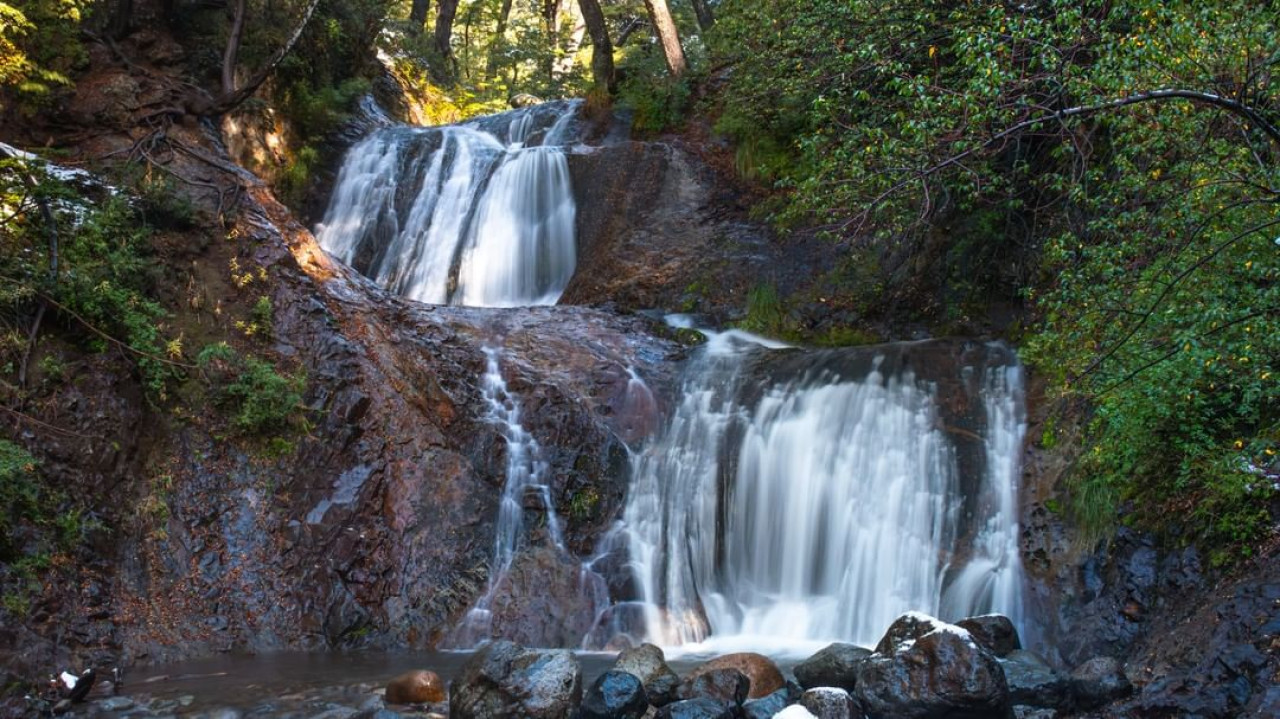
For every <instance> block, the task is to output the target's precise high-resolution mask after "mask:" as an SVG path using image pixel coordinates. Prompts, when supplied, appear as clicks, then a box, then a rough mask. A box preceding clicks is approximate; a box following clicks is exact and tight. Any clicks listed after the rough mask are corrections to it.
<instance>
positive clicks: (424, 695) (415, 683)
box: [387, 669, 445, 704]
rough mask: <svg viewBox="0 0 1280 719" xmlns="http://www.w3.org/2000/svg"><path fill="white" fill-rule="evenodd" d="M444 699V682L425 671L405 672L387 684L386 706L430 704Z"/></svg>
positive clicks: (437, 676) (430, 672)
mask: <svg viewBox="0 0 1280 719" xmlns="http://www.w3.org/2000/svg"><path fill="white" fill-rule="evenodd" d="M444 698H445V693H444V680H443V679H441V678H440V675H438V674H436V673H435V672H432V671H427V670H425V669H417V670H414V671H411V672H405V673H404V674H401V675H400V676H398V677H396V678H395V679H392V680H391V681H389V682H387V703H388V704H432V703H434V702H442V701H444Z"/></svg>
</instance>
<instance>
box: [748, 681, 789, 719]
mask: <svg viewBox="0 0 1280 719" xmlns="http://www.w3.org/2000/svg"><path fill="white" fill-rule="evenodd" d="M790 703H791V692H790V691H789V690H787V689H786V688H782V689H779V690H778V691H776V692H774V693H772V694H770V695H769V696H765V697H760V698H759V699H752V700H750V701H747V702H744V703H743V704H742V716H743V717H744V718H745V719H772V717H773V715H774V714H777V713H778V712H780V711H782V710H783V709H786V708H787V705H788V704H790Z"/></svg>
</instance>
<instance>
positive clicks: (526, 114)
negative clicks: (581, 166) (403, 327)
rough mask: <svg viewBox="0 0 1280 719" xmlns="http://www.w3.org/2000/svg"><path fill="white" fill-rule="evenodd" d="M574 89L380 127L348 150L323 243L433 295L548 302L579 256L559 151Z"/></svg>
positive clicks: (487, 302) (382, 276)
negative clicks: (444, 119)
mask: <svg viewBox="0 0 1280 719" xmlns="http://www.w3.org/2000/svg"><path fill="white" fill-rule="evenodd" d="M580 104H581V103H580V101H567V102H554V103H545V104H542V105H536V106H534V107H530V108H525V109H521V110H514V111H512V112H507V113H502V114H500V115H493V116H489V117H485V118H480V119H478V120H474V121H471V122H467V123H464V124H461V125H451V126H447V127H433V128H416V127H391V128H385V129H382V130H378V131H376V132H374V133H373V134H371V135H369V137H367V138H365V139H364V140H362V141H361V142H359V143H357V144H356V145H355V146H354V147H352V148H351V150H350V151H349V152H348V153H347V157H346V160H345V161H344V163H343V166H342V170H341V172H340V173H339V174H338V180H337V184H336V185H335V188H334V192H333V197H332V198H331V199H330V201H329V208H328V210H327V211H326V212H325V217H324V221H323V222H322V223H321V224H320V225H319V226H318V227H317V228H316V237H317V238H318V239H319V241H320V245H321V246H322V247H324V249H325V250H327V251H328V252H329V253H330V254H332V255H334V256H335V257H337V258H338V259H340V260H342V261H343V262H346V263H348V264H350V265H352V266H353V267H355V268H356V269H357V270H359V271H360V272H362V273H363V274H365V275H366V276H368V277H370V278H371V279H373V280H375V281H376V282H378V283H379V284H381V285H382V286H384V287H386V288H388V289H390V290H393V291H395V292H397V293H400V294H402V295H405V296H406V297H410V298H412V299H416V300H420V301H423V302H430V303H434V304H456V305H468V306H475V307H519V306H527V305H551V304H555V303H556V301H557V300H558V299H559V298H560V294H561V293H562V292H563V291H564V288H565V285H567V284H568V283H569V279H570V278H571V277H572V276H573V271H574V267H575V265H576V256H577V252H576V248H575V237H574V222H575V217H576V213H577V208H576V205H575V203H574V199H573V192H572V187H571V185H570V180H569V168H568V163H567V161H566V159H565V145H566V144H567V143H569V142H570V141H572V139H573V132H574V131H575V129H576V124H577V123H575V122H574V118H575V117H576V115H577V110H578V107H579V105H580Z"/></svg>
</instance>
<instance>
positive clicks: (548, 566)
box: [490, 547, 596, 647]
mask: <svg viewBox="0 0 1280 719" xmlns="http://www.w3.org/2000/svg"><path fill="white" fill-rule="evenodd" d="M595 613H596V607H595V604H594V603H593V602H592V601H591V597H590V593H589V592H584V591H583V586H582V567H581V565H580V564H578V563H577V562H572V561H568V560H566V558H565V557H564V556H562V555H561V554H560V553H559V552H557V551H556V550H555V549H552V548H550V547H547V548H541V549H537V550H533V551H530V552H522V553H521V554H519V555H517V556H516V557H515V559H514V561H513V562H512V564H511V568H510V569H509V570H508V571H507V573H506V575H505V576H503V577H502V579H501V580H500V581H499V583H498V585H497V587H496V589H495V596H494V598H493V602H492V605H491V615H490V616H491V617H492V624H491V627H490V631H492V633H493V635H494V636H498V637H502V638H504V639H510V640H511V641H513V642H516V643H517V644H522V645H525V646H535V647H565V646H577V645H578V644H579V643H580V642H581V641H582V638H583V637H584V636H586V634H587V632H588V631H589V630H590V629H591V625H592V623H593V621H594V619H595Z"/></svg>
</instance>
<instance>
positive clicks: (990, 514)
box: [624, 333, 1024, 652]
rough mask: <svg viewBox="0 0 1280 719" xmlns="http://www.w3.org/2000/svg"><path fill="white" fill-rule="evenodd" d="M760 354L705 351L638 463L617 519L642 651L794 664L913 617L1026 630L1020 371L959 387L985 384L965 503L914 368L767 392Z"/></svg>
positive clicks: (889, 367)
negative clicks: (751, 652)
mask: <svg viewBox="0 0 1280 719" xmlns="http://www.w3.org/2000/svg"><path fill="white" fill-rule="evenodd" d="M744 340H745V341H744ZM750 340H751V338H750V337H744V336H743V335H742V334H741V333H735V334H734V335H730V336H726V335H718V336H717V335H712V336H711V342H709V346H708V347H707V349H706V350H704V353H703V355H702V356H701V357H700V358H699V359H698V360H697V361H696V362H695V363H694V366H693V367H691V369H690V373H689V379H688V380H687V382H686V385H685V387H684V388H683V391H682V392H683V394H682V401H681V403H680V405H679V406H678V407H677V408H676V410H675V413H674V416H673V417H672V418H671V420H670V425H669V427H668V429H667V431H666V432H665V434H663V435H661V436H660V437H658V438H657V439H656V440H654V441H653V442H651V443H650V444H649V446H647V447H646V448H645V449H644V450H643V451H642V452H640V453H639V454H638V455H637V458H636V460H635V466H634V472H635V478H634V480H633V485H632V491H631V494H630V495H629V498H628V504H627V508H626V511H625V517H624V520H625V523H626V526H627V528H628V531H629V532H630V544H629V549H630V557H631V562H632V565H633V567H634V568H635V569H636V574H637V580H638V584H639V585H640V591H641V594H642V596H641V600H642V601H643V602H644V603H645V606H646V608H647V609H646V617H645V619H646V624H647V627H646V631H647V635H648V637H647V638H648V639H649V640H651V641H656V642H657V643H660V644H664V645H667V646H674V645H690V644H696V643H699V642H704V641H713V642H715V643H716V644H717V648H718V649H726V648H729V647H739V648H746V647H751V648H757V649H761V648H767V649H769V650H771V651H774V652H776V651H778V650H779V648H784V647H792V648H794V649H795V650H796V651H798V652H800V651H807V650H809V649H812V648H813V647H814V646H816V645H818V644H821V643H825V642H830V641H836V640H842V641H852V642H856V643H860V644H864V645H869V644H874V643H875V642H876V641H877V640H878V639H879V637H880V635H881V634H882V633H883V632H884V630H885V628H886V627H888V626H889V624H890V623H891V622H892V621H893V620H894V619H895V618H896V617H897V616H899V615H900V614H902V613H903V612H905V611H909V610H919V611H925V612H929V613H932V614H936V615H941V616H943V618H946V619H952V620H955V619H959V618H961V617H963V616H969V615H973V614H979V613H985V612H990V611H999V612H1001V613H1005V614H1008V615H1010V616H1012V617H1013V618H1014V619H1015V620H1016V619H1017V618H1018V616H1019V612H1018V604H1019V599H1020V597H1019V592H1020V586H1021V569H1020V565H1019V563H1018V554H1017V547H1016V537H1017V526H1016V511H1015V500H1016V493H1015V480H1016V473H1017V457H1018V453H1019V451H1020V447H1021V442H1022V435H1023V432H1024V420H1023V417H1022V410H1021V402H1022V396H1021V392H1022V390H1021V374H1020V370H1019V369H1018V367H1017V365H1016V362H1014V361H1013V360H1011V359H1010V358H1008V357H1007V356H1005V357H1002V358H1001V359H999V360H997V361H994V362H993V363H992V364H993V365H994V366H990V367H987V366H985V365H984V366H982V367H976V368H972V369H971V370H966V371H970V372H972V371H977V372H982V373H983V376H982V378H981V380H982V381H981V383H980V387H981V390H980V394H981V402H980V403H979V404H980V405H981V406H982V407H983V409H984V411H985V418H980V423H981V425H982V427H981V430H982V433H983V437H982V448H983V452H982V454H984V455H985V461H983V462H981V466H982V468H981V469H980V470H978V471H979V472H980V473H981V474H982V477H981V478H979V479H980V481H979V482H978V484H980V486H981V490H980V492H979V494H980V496H979V497H977V501H976V502H967V501H966V497H965V496H963V491H962V485H964V484H966V482H965V481H963V480H964V478H963V477H962V476H961V474H962V473H961V471H960V470H961V467H960V465H961V463H960V462H959V460H958V456H957V455H958V451H957V446H956V440H954V439H953V437H952V436H951V434H950V433H949V431H948V428H947V427H945V425H944V421H943V418H942V417H940V412H939V410H938V408H937V398H936V397H935V394H936V387H935V386H934V384H933V383H932V382H930V381H925V380H924V379H922V378H920V377H918V376H917V375H916V374H915V373H914V372H913V371H912V369H911V366H910V363H909V362H905V363H904V362H892V363H890V362H886V361H885V358H884V357H879V358H876V359H873V360H871V361H870V362H869V363H868V366H867V367H866V368H865V370H864V371H862V372H861V374H859V375H858V376H842V375H840V374H833V372H832V371H831V370H830V369H829V368H826V367H824V366H822V365H821V364H818V365H815V366H814V367H813V368H811V369H806V371H804V372H803V373H800V374H799V375H798V376H795V377H792V378H789V379H782V380H767V381H764V383H763V385H761V382H760V381H756V382H755V383H753V382H751V381H748V378H746V377H745V376H744V374H745V373H746V372H747V368H748V365H749V363H750V362H751V361H752V359H753V357H757V358H758V357H759V355H760V353H762V352H768V350H766V349H763V348H761V347H760V346H759V345H758V344H757V343H755V342H751V341H750ZM992 351H994V352H996V354H1000V353H1001V352H1003V350H1000V349H999V348H993V350H992ZM1006 354H1007V353H1006ZM785 356H788V357H791V358H792V359H793V360H794V359H795V358H796V357H797V354H796V353H794V352H792V353H786V354H785ZM824 357H826V355H824ZM969 506H972V507H973V508H974V510H973V515H974V516H964V514H965V509H963V508H964V507H969Z"/></svg>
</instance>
